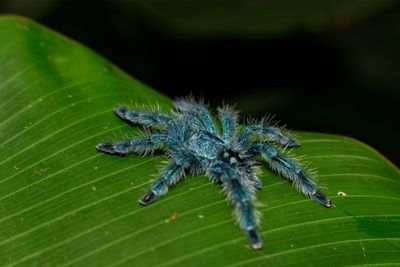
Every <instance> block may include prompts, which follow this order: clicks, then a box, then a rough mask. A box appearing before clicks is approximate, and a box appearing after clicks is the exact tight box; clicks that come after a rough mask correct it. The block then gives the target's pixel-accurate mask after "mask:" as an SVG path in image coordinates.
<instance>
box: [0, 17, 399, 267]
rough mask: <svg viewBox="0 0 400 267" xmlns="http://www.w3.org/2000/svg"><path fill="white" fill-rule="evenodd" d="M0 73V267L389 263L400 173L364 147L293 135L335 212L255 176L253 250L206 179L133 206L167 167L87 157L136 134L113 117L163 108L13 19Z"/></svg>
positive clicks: (393, 254)
mask: <svg viewBox="0 0 400 267" xmlns="http://www.w3.org/2000/svg"><path fill="white" fill-rule="evenodd" d="M0 62H1V65H0V116H1V117H0V148H1V153H0V173H1V175H0V265H2V266H14V265H19V266H38V265H44V266H56V265H57V266H59V265H75V266H115V265H126V266H255V265H259V266H288V265H295V266H298V265H325V266H327V265H330V266H338V265H363V264H372V263H374V264H375V263H376V264H383V263H393V264H400V253H399V248H400V227H399V225H400V209H399V205H400V174H399V171H398V169H396V167H394V166H393V165H392V164H391V163H389V162H388V161H387V160H386V159H385V158H384V157H382V156H381V155H380V154H379V153H377V152H376V151H374V150H373V149H371V148H370V147H368V146H366V145H364V144H362V143H360V142H358V141H356V140H354V139H351V138H347V137H342V136H336V135H328V134H319V133H304V132H302V133H298V135H299V137H300V139H301V141H302V143H303V145H302V146H301V147H300V148H298V149H295V150H294V153H295V154H296V155H304V156H305V161H309V162H311V167H313V168H318V172H319V183H320V184H322V185H324V186H325V187H326V192H327V193H328V195H329V196H331V197H332V199H333V201H334V203H335V205H336V207H334V208H331V209H326V208H324V207H322V206H320V205H317V204H316V203H314V202H313V201H311V200H309V199H306V198H305V197H303V196H302V195H300V194H298V193H297V192H296V191H295V190H294V189H293V188H292V186H291V185H290V184H289V183H288V182H286V181H284V180H282V179H281V178H279V177H278V176H276V175H274V174H273V173H271V172H270V171H269V170H268V169H267V168H265V167H263V169H262V170H263V173H262V179H263V181H264V187H263V189H262V190H261V191H259V192H258V194H257V195H258V199H259V202H260V203H262V207H260V211H261V212H262V214H263V219H262V236H263V238H264V241H265V247H264V248H263V249H262V250H260V251H254V250H252V249H250V248H249V246H248V243H247V241H246V239H245V237H244V234H243V233H242V232H241V231H240V230H239V228H238V226H237V225H235V223H234V218H233V216H232V215H231V213H232V207H231V206H230V205H229V204H227V203H226V201H225V198H224V195H223V194H222V193H221V190H220V189H219V188H218V186H216V185H213V184H211V183H209V182H208V180H207V178H205V177H204V176H202V177H190V178H188V179H187V180H186V181H184V182H182V183H180V184H179V185H178V186H176V187H175V188H173V189H172V190H171V191H170V192H169V194H168V196H167V197H165V198H163V199H161V200H160V201H158V202H156V203H155V204H153V205H151V206H148V207H141V206H139V205H138V203H137V200H138V198H139V196H140V195H141V194H142V193H143V192H144V191H145V190H146V188H147V187H148V185H149V181H150V179H151V178H152V177H154V176H155V175H157V173H158V170H159V167H158V166H159V164H160V163H161V161H162V160H165V157H164V156H149V157H138V156H130V157H125V158H120V157H112V156H108V155H105V154H101V153H98V152H97V151H96V150H95V148H94V146H95V145H96V144H97V143H99V142H101V141H104V140H107V139H110V138H111V139H118V138H122V136H124V135H128V134H134V131H135V128H132V127H130V126H129V125H126V124H125V123H124V122H122V121H120V120H118V119H117V118H116V117H115V115H114V114H113V112H112V108H113V107H114V106H115V105H117V104H118V103H130V102H137V103H139V104H145V105H154V104H155V103H156V101H157V102H158V103H159V105H160V106H161V108H163V109H164V108H165V109H168V108H169V107H170V104H171V100H170V99H168V98H166V97H164V96H162V95H161V94H159V93H157V92H156V91H154V90H152V89H151V88H149V87H147V86H145V85H143V84H142V83H140V82H139V81H137V80H135V79H133V78H131V77H129V76H127V75H126V74H125V73H123V72H122V71H120V70H119V69H118V68H116V67H114V66H113V65H112V64H110V63H108V62H107V61H105V60H104V59H102V58H101V57H99V56H98V55H96V54H95V53H93V52H91V51H90V50H89V49H87V48H85V47H83V46H82V45H80V44H78V43H76V42H74V41H71V40H68V39H67V38H65V37H63V36H60V35H59V34H57V33H54V32H51V31H50V30H48V29H46V28H44V27H43V26H40V25H37V24H36V23H34V22H32V21H29V20H27V19H24V18H19V17H2V18H1V19H0ZM339 192H344V193H345V194H346V195H345V196H344V194H342V195H343V196H340V195H339Z"/></svg>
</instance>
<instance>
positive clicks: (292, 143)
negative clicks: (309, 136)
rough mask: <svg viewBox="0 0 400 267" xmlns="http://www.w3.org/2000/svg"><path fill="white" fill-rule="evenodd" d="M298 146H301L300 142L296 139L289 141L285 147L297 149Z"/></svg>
mask: <svg viewBox="0 0 400 267" xmlns="http://www.w3.org/2000/svg"><path fill="white" fill-rule="evenodd" d="M300 145H301V144H300V142H299V141H298V140H296V139H289V141H288V142H287V144H286V146H287V147H298V146H300Z"/></svg>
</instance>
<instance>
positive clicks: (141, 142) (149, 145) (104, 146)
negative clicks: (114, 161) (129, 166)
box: [96, 134, 168, 156]
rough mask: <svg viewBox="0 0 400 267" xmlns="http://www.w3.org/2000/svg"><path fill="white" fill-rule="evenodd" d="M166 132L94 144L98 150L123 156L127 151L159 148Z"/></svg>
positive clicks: (140, 151)
mask: <svg viewBox="0 0 400 267" xmlns="http://www.w3.org/2000/svg"><path fill="white" fill-rule="evenodd" d="M167 139H168V136H167V135H166V134H152V135H150V136H148V137H146V138H139V137H138V138H133V139H131V140H126V141H121V142H117V143H100V144H98V145H97V146H96V149H97V150H98V151H101V152H104V153H107V154H111V155H119V156H125V155H128V154H129V153H137V154H147V153H149V152H152V151H154V150H156V149H159V148H160V147H161V146H162V145H164V144H165V143H166V142H167Z"/></svg>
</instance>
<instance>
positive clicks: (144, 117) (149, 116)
mask: <svg viewBox="0 0 400 267" xmlns="http://www.w3.org/2000/svg"><path fill="white" fill-rule="evenodd" d="M114 112H115V113H116V114H117V115H118V117H120V118H121V119H123V120H125V121H127V122H130V123H133V124H140V125H143V126H150V127H151V126H160V124H166V123H168V122H169V121H171V120H172V119H173V118H172V117H171V116H169V115H167V114H164V113H161V112H149V111H139V110H134V109H128V108H127V107H124V106H118V107H116V108H115V109H114Z"/></svg>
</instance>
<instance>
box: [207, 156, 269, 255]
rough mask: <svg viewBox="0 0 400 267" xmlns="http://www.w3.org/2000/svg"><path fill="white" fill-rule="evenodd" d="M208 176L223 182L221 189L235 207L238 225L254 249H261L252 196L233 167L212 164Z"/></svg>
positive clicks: (257, 218)
mask: <svg viewBox="0 0 400 267" xmlns="http://www.w3.org/2000/svg"><path fill="white" fill-rule="evenodd" d="M209 175H210V176H213V177H215V176H216V177H217V179H220V180H221V181H222V182H223V188H224V191H225V193H226V195H227V196H228V198H229V200H230V201H231V202H232V204H233V205H234V206H235V214H236V218H237V220H238V223H239V225H240V228H242V229H243V230H244V231H245V232H246V235H247V238H248V240H249V241H250V244H251V246H252V247H253V248H254V249H260V248H261V247H262V240H261V236H260V234H259V232H258V225H259V216H258V212H257V211H256V209H255V207H254V205H253V202H254V200H255V197H254V195H253V194H252V193H251V191H249V190H248V188H247V187H246V186H245V185H243V184H242V183H241V179H240V177H239V176H238V174H237V172H236V170H235V168H234V167H232V166H230V165H229V164H227V163H225V162H219V163H216V164H214V165H213V166H212V167H211V169H210V171H209Z"/></svg>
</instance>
